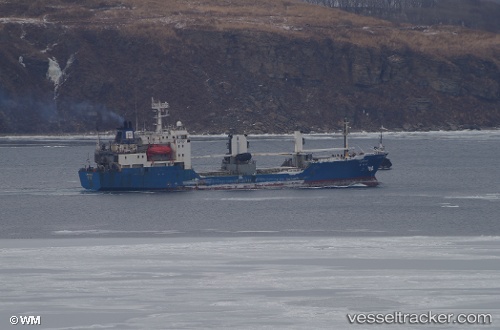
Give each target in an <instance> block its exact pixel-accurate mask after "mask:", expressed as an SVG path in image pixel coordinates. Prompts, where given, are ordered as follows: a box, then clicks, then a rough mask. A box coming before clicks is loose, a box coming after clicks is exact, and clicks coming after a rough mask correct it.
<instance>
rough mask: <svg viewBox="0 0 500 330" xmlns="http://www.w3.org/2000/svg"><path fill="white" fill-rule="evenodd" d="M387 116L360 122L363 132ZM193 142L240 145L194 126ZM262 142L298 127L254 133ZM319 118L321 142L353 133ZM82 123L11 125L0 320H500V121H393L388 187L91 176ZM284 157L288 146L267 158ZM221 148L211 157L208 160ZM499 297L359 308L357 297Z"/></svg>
mask: <svg viewBox="0 0 500 330" xmlns="http://www.w3.org/2000/svg"><path fill="white" fill-rule="evenodd" d="M377 139H378V136H377V134H371V133H355V134H353V135H352V136H351V146H355V147H356V149H357V150H363V149H368V148H370V147H373V146H375V145H377V143H378V140H377ZM192 140H193V154H196V155H207V154H221V153H224V152H225V142H226V141H225V139H224V138H223V137H222V136H212V137H201V136H200V137H196V136H195V137H193V139H192ZM249 140H250V143H251V146H250V148H251V150H253V151H255V152H273V151H288V150H291V149H292V148H293V142H292V141H291V138H290V137H287V136H279V135H275V136H273V135H270V136H250V139H249ZM341 141H342V139H341V136H340V135H339V134H334V135H321V134H318V135H313V136H311V137H308V138H306V145H305V147H306V148H310V149H313V148H327V147H332V146H339V145H340V144H341ZM94 144H95V141H93V140H92V139H89V138H87V137H83V136H68V137H43V136H39V137H19V136H18V137H0V156H1V157H0V169H1V171H0V283H1V286H0V329H10V328H12V329H14V328H16V327H18V326H19V325H17V326H13V325H11V324H10V317H11V316H16V317H21V316H29V315H32V316H40V321H41V325H37V326H32V328H37V329H207V328H211V329H229V328H231V329H233V328H236V329H327V328H328V329H348V328H355V329H386V328H388V327H389V328H391V329H406V328H415V327H418V328H426V327H427V328H432V329H498V328H500V220H499V218H500V217H499V213H500V212H499V211H500V169H499V160H500V159H499V157H498V154H499V151H500V147H499V145H500V131H463V132H427V133H391V132H389V133H386V134H385V136H384V144H385V145H386V147H387V150H388V151H389V152H390V154H389V158H390V159H391V161H392V163H393V164H394V165H393V169H392V170H390V171H379V172H378V173H377V178H378V179H379V181H380V182H381V185H380V186H379V187H377V188H348V189H295V190H260V191H255V190H253V191H193V192H179V193H161V192H155V193H147V192H127V193H95V192H86V191H84V190H83V189H82V188H81V187H80V185H79V182H78V176H77V170H78V168H80V167H82V166H84V165H85V164H86V161H87V159H88V158H90V159H92V156H93V149H94ZM256 160H257V164H258V165H259V164H260V165H261V166H264V167H266V166H272V165H277V164H280V163H281V162H282V161H283V159H282V158H281V157H262V158H257V159H256ZM218 165H219V159H209V158H204V159H197V160H195V163H194V167H195V169H200V170H204V169H210V168H214V167H217V166H218ZM394 312H402V313H415V314H419V313H429V312H432V313H446V314H450V313H453V314H454V315H458V314H461V313H463V314H490V315H491V317H492V322H491V323H490V324H487V325H478V324H466V325H464V324H457V323H453V322H450V323H449V324H426V325H419V326H415V325H413V326H412V325H409V324H391V325H390V326H388V325H387V324H384V325H371V324H370V325H368V324H350V323H349V322H348V318H347V316H346V315H347V314H348V313H349V314H356V313H372V314H375V313H380V314H390V313H394Z"/></svg>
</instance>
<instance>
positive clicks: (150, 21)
mask: <svg viewBox="0 0 500 330" xmlns="http://www.w3.org/2000/svg"><path fill="white" fill-rule="evenodd" d="M0 13H1V14H0V15H1V16H2V17H0V73H1V75H0V130H3V131H16V130H20V129H23V125H22V121H21V120H18V119H19V118H21V117H26V118H28V119H29V120H31V121H33V122H37V123H38V126H36V127H37V128H36V129H37V130H39V131H44V130H45V131H47V130H52V131H58V130H88V129H92V128H93V127H94V125H95V121H96V118H95V116H94V117H92V116H91V117H89V116H88V113H93V114H95V113H98V114H100V115H101V114H104V113H105V112H106V111H105V109H109V110H111V109H112V110H113V111H115V112H117V113H120V114H121V115H123V116H128V117H131V116H134V115H135V114H134V111H136V110H135V109H136V107H137V106H139V107H141V108H143V107H145V105H147V103H148V102H149V99H150V97H151V96H155V97H162V98H163V97H167V98H168V101H169V102H171V104H172V105H173V108H177V109H182V110H181V111H179V112H180V113H181V115H180V117H181V118H180V119H181V120H182V121H183V122H185V123H187V124H188V125H189V126H190V127H191V128H192V129H194V130H196V131H198V132H201V131H203V132H205V131H213V132H217V131H218V132H221V131H225V130H227V129H228V128H237V129H241V130H246V131H254V132H264V131H274V132H278V131H280V132H287V131H290V130H292V129H295V128H297V127H300V128H303V129H307V128H312V129H314V130H317V131H326V130H330V129H333V128H335V125H337V122H338V119H339V118H343V117H344V116H349V117H350V118H351V119H353V124H354V125H356V126H357V127H358V128H365V129H374V128H376V127H379V126H380V124H384V126H386V127H393V128H398V127H399V128H400V127H405V128H406V129H424V128H425V129H428V128H442V127H460V125H462V126H463V127H466V126H467V125H475V126H496V125H498V124H499V123H500V109H498V106H497V104H498V102H499V101H500V78H499V77H500V73H499V72H500V69H499V67H500V36H499V35H498V34H495V33H491V32H484V31H477V30H471V29H467V28H464V27H458V26H443V25H431V26H415V25H411V24H402V23H398V24H395V23H391V22H388V21H385V20H381V19H376V18H371V17H363V16H359V15H356V14H353V13H349V12H345V11H342V10H339V9H332V8H325V7H321V6H317V5H311V4H307V3H304V2H302V1H298V0H276V1H269V0H252V1H250V0H225V1H215V0H198V1H194V0H187V1H186V0H85V1H81V0H36V1H33V0H3V1H0ZM9 19H10V21H9ZM28 19H32V20H33V21H31V23H30V21H28ZM23 20H24V21H23ZM9 22H10V23H9ZM20 22H23V23H22V24H21V23H20ZM34 22H36V23H34ZM20 36H22V38H20ZM20 56H21V57H22V59H21V58H20ZM72 57H74V59H75V60H74V62H71V61H70V59H71V58H72ZM48 58H56V59H57V61H58V63H59V65H60V66H61V70H64V69H65V67H66V66H67V68H66V69H67V70H66V71H65V72H64V77H63V78H62V80H61V81H60V85H58V86H57V87H56V86H54V84H53V83H52V82H51V81H50V80H48V79H47V77H46V73H47V67H48ZM67 63H71V64H67ZM26 91H29V92H28V93H29V95H28V97H26V95H23V93H26ZM26 100H32V101H29V102H28V101H26ZM34 104H36V106H33V105H34ZM146 107H147V106H146ZM478 108H480V109H482V112H481V113H480V114H479V116H476V114H475V113H474V112H473V110H474V109H478ZM33 109H46V111H45V112H46V113H49V114H50V115H49V116H46V115H44V112H43V111H38V112H36V111H34V110H33ZM44 118H45V119H44ZM46 118H49V120H47V119H46ZM103 118H104V117H103ZM103 120H104V119H103ZM109 125H112V126H111V127H114V123H112V124H109ZM31 127H35V126H31Z"/></svg>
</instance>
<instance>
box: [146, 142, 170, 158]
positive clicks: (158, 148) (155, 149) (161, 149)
mask: <svg viewBox="0 0 500 330" xmlns="http://www.w3.org/2000/svg"><path fill="white" fill-rule="evenodd" d="M171 152H172V148H170V146H168V145H161V144H152V145H150V146H148V150H147V151H146V155H147V156H148V158H149V157H152V156H156V155H162V156H163V155H168V154H170V153H171Z"/></svg>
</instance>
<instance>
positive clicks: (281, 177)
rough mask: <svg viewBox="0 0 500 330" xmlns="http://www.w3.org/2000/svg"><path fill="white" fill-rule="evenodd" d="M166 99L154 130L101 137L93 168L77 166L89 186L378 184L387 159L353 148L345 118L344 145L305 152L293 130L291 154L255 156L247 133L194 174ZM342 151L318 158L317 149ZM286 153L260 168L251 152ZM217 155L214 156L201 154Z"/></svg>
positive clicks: (158, 106) (126, 127)
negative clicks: (217, 162) (212, 165)
mask: <svg viewBox="0 0 500 330" xmlns="http://www.w3.org/2000/svg"><path fill="white" fill-rule="evenodd" d="M168 108H169V105H168V103H167V102H163V103H162V102H155V101H154V100H152V109H153V111H155V115H156V116H155V117H156V123H155V125H156V129H155V131H144V132H137V131H135V130H134V129H133V128H132V124H131V123H130V122H125V123H124V124H123V126H122V127H120V128H118V130H117V133H116V136H115V139H114V140H113V141H111V142H109V143H103V142H101V141H98V143H97V147H96V150H95V154H94V159H95V163H96V165H95V166H90V165H89V166H88V167H85V168H81V169H80V170H79V172H78V173H79V176H80V182H81V184H82V187H83V188H85V189H90V190H96V191H120V190H121V191H127V190H128V191H136V190H188V189H259V188H289V187H290V188H292V187H295V188H307V187H347V186H359V185H362V186H376V185H377V184H378V181H377V179H376V178H375V173H376V172H377V170H378V169H379V166H380V164H381V163H382V161H383V160H384V159H385V158H386V155H387V153H386V152H385V151H380V150H376V149H375V150H374V151H373V152H372V153H359V154H355V153H352V152H349V148H348V143H347V135H348V122H347V121H345V122H344V146H343V147H342V148H330V149H316V150H304V148H303V143H304V140H303V137H302V133H301V132H295V133H294V137H295V150H294V151H293V152H282V153H273V154H270V153H265V154H253V155H252V154H251V153H250V152H249V151H248V146H249V144H248V141H247V136H246V135H229V142H228V144H227V145H228V152H227V153H226V154H224V155H219V157H221V158H222V164H221V167H220V168H219V169H216V170H214V171H210V172H196V171H195V170H194V169H193V168H192V166H191V160H192V158H194V157H191V140H190V138H189V133H188V132H187V130H186V129H185V128H184V126H183V124H182V123H181V122H180V121H178V122H177V123H176V126H175V127H169V128H164V127H163V118H165V117H167V116H169V113H168ZM332 151H337V152H339V153H338V154H336V155H330V156H325V157H314V156H313V153H315V152H316V153H318V152H332ZM255 155H257V156H266V155H285V156H288V158H287V159H286V160H285V162H284V163H283V164H282V165H281V166H278V167H273V168H262V169H259V168H257V165H256V161H255V160H253V156H255ZM201 157H214V156H201Z"/></svg>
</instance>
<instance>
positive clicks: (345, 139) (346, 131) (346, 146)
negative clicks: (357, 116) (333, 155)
mask: <svg viewBox="0 0 500 330" xmlns="http://www.w3.org/2000/svg"><path fill="white" fill-rule="evenodd" d="M343 134H344V149H345V150H344V158H347V156H349V145H348V144H347V135H349V122H348V121H347V117H345V118H344V132H343Z"/></svg>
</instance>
